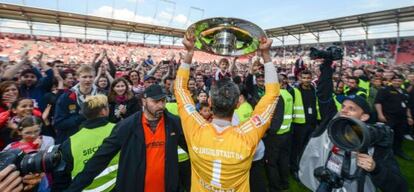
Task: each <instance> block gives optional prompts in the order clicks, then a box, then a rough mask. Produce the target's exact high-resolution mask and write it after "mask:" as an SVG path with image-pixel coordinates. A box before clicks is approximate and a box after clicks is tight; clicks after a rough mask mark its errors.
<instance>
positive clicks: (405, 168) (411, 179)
mask: <svg viewBox="0 0 414 192" xmlns="http://www.w3.org/2000/svg"><path fill="white" fill-rule="evenodd" d="M403 148H404V152H406V153H407V154H408V155H409V156H410V157H411V158H414V142H413V141H407V140H405V141H404V146H403ZM397 161H398V163H399V165H400V168H401V171H402V173H403V175H404V176H405V179H406V181H407V182H408V186H409V192H414V161H406V160H404V159H401V158H399V157H397ZM290 191H292V192H308V191H310V190H308V189H307V188H306V187H305V186H303V185H302V184H301V183H298V182H296V181H295V180H293V179H290Z"/></svg>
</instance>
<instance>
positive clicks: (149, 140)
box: [142, 116, 165, 192]
mask: <svg viewBox="0 0 414 192" xmlns="http://www.w3.org/2000/svg"><path fill="white" fill-rule="evenodd" d="M142 125H143V128H144V134H145V146H146V157H147V159H146V168H145V169H146V170H145V186H144V191H145V192H164V191H165V180H164V178H165V173H164V172H165V169H164V168H165V126H164V116H163V117H161V119H160V121H159V122H158V125H157V128H156V129H155V132H152V130H151V128H150V126H149V124H148V121H147V119H146V118H145V117H144V116H142Z"/></svg>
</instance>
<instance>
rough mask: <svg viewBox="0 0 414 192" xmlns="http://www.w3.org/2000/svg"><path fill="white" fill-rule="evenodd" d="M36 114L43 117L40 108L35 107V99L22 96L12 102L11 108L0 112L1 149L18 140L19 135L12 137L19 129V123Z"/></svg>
mask: <svg viewBox="0 0 414 192" xmlns="http://www.w3.org/2000/svg"><path fill="white" fill-rule="evenodd" d="M31 115H35V116H37V117H41V116H42V114H41V112H40V111H39V110H37V109H34V103H33V100H31V99H29V98H20V99H17V100H16V101H15V102H13V103H12V105H11V107H10V110H9V111H5V112H2V113H0V127H1V128H0V143H1V144H2V146H0V147H1V149H3V148H4V147H5V145H8V144H9V143H11V142H13V141H17V139H18V138H17V137H12V136H11V135H12V134H11V133H12V132H13V131H17V128H18V127H19V126H18V125H19V123H20V122H21V120H22V119H23V118H24V117H27V116H31Z"/></svg>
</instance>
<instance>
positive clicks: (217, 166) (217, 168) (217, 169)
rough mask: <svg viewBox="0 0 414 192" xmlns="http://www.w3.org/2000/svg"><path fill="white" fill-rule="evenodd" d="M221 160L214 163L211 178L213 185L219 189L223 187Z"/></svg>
mask: <svg viewBox="0 0 414 192" xmlns="http://www.w3.org/2000/svg"><path fill="white" fill-rule="evenodd" d="M220 177H221V160H214V161H213V176H212V178H211V184H212V185H214V186H217V187H221V182H220Z"/></svg>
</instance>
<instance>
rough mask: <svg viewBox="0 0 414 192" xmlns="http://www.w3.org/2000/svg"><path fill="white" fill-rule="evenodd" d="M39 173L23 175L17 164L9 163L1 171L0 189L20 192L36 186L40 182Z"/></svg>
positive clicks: (4, 191)
mask: <svg viewBox="0 0 414 192" xmlns="http://www.w3.org/2000/svg"><path fill="white" fill-rule="evenodd" d="M40 179H41V177H40V175H39V174H29V175H25V176H23V177H22V176H21V175H20V172H19V171H17V170H16V166H14V165H9V166H7V167H6V168H4V169H3V170H1V171H0V191H2V192H20V191H23V190H24V191H26V190H30V189H32V188H34V187H35V186H37V184H38V183H39V182H40Z"/></svg>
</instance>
